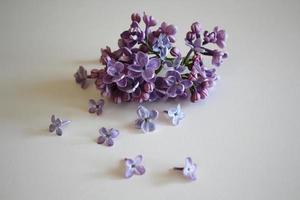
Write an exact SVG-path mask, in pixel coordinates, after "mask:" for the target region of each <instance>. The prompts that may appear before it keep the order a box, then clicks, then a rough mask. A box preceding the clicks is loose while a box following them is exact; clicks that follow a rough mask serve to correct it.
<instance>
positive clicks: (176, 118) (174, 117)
mask: <svg viewBox="0 0 300 200" xmlns="http://www.w3.org/2000/svg"><path fill="white" fill-rule="evenodd" d="M165 113H166V114H167V115H168V117H169V118H170V120H171V122H172V124H173V126H177V125H178V124H179V122H180V121H181V120H183V119H184V117H185V114H184V113H183V112H182V111H181V106H180V104H178V105H177V107H176V108H170V109H169V110H166V111H165Z"/></svg>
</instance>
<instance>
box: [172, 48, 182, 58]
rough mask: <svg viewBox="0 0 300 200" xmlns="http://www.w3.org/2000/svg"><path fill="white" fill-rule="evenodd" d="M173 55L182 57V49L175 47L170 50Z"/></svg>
mask: <svg viewBox="0 0 300 200" xmlns="http://www.w3.org/2000/svg"><path fill="white" fill-rule="evenodd" d="M170 53H171V55H172V56H174V57H181V53H180V50H179V49H178V48H177V47H173V48H172V49H171V51H170Z"/></svg>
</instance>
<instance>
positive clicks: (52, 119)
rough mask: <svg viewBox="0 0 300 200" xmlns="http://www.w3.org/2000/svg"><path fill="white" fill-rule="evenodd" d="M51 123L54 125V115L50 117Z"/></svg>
mask: <svg viewBox="0 0 300 200" xmlns="http://www.w3.org/2000/svg"><path fill="white" fill-rule="evenodd" d="M51 122H52V123H53V124H54V123H55V115H52V116H51Z"/></svg>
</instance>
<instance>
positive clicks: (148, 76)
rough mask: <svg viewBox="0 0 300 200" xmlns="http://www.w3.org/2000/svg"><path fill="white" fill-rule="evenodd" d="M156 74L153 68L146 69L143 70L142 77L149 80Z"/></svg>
mask: <svg viewBox="0 0 300 200" xmlns="http://www.w3.org/2000/svg"><path fill="white" fill-rule="evenodd" d="M154 76H155V73H154V71H153V70H152V69H145V70H144V71H143V72H142V77H143V78H144V79H145V80H146V81H149V80H151V79H152V78H154Z"/></svg>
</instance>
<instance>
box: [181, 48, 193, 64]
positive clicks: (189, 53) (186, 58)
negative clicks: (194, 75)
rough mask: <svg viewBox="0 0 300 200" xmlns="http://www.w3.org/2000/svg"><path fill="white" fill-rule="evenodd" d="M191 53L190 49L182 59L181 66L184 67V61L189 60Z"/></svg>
mask: <svg viewBox="0 0 300 200" xmlns="http://www.w3.org/2000/svg"><path fill="white" fill-rule="evenodd" d="M192 52H193V49H190V50H189V52H188V53H187V54H186V56H185V58H184V59H183V61H182V64H184V65H185V63H186V61H187V60H188V59H189V57H190V55H191V53H192Z"/></svg>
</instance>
